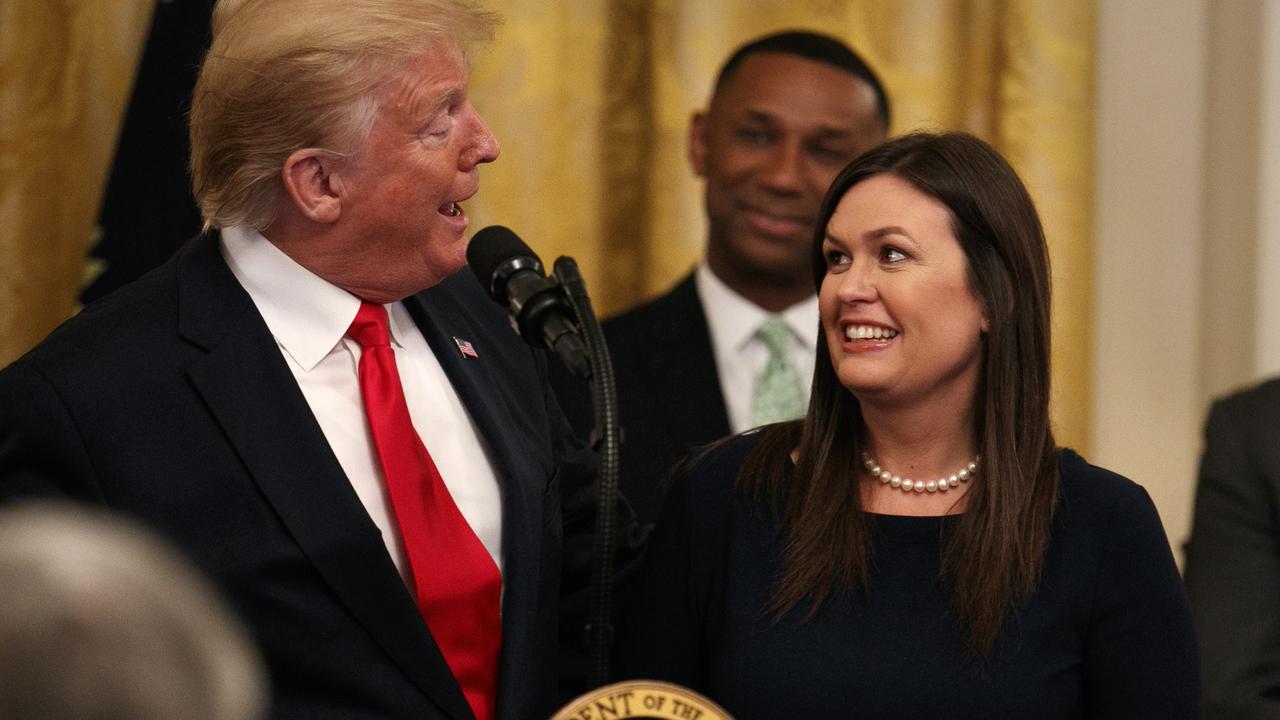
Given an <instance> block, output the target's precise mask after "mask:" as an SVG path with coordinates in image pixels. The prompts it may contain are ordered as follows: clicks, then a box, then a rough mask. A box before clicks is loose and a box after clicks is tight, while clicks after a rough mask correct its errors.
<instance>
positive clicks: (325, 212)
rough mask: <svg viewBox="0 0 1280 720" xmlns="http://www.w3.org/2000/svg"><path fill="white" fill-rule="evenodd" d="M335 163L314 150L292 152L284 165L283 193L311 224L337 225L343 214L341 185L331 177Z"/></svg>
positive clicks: (305, 149) (322, 153)
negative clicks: (286, 194) (287, 195)
mask: <svg viewBox="0 0 1280 720" xmlns="http://www.w3.org/2000/svg"><path fill="white" fill-rule="evenodd" d="M336 163H337V160H336V159H335V158H334V157H333V156H331V155H329V154H327V153H325V152H323V151H321V150H316V149H314V148H304V149H302V150H295V151H293V152H292V153H291V154H290V155H289V157H288V158H286V159H285V161H284V169H283V171H282V173H281V178H282V179H283V180H284V187H285V192H287V193H288V194H289V199H290V200H292V201H293V205H294V207H296V208H297V209H298V212H300V213H302V215H303V217H305V218H307V219H308V220H311V221H313V222H321V223H332V222H337V220H338V217H339V216H340V215H341V214H342V192H341V191H342V185H341V183H340V182H338V179H337V178H336V177H334V175H333V170H334V166H335V164H336Z"/></svg>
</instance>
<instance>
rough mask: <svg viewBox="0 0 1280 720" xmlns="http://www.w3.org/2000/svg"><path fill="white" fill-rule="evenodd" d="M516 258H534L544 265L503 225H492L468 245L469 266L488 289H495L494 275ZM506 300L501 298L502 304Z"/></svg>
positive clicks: (475, 236)
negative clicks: (504, 264) (503, 265)
mask: <svg viewBox="0 0 1280 720" xmlns="http://www.w3.org/2000/svg"><path fill="white" fill-rule="evenodd" d="M516 257H527V258H533V259H534V260H537V261H538V263H539V264H541V263H542V261H541V260H540V259H539V258H538V256H537V254H536V253H534V252H533V250H531V249H530V248H529V246H528V245H525V244H524V241H523V240H521V239H520V237H519V236H517V235H516V234H515V233H514V232H512V231H511V230H510V229H508V228H505V227H503V226H501V225H490V226H489V227H487V228H484V229H482V230H480V231H479V232H477V233H476V234H475V235H474V236H473V237H472V238H471V243H470V244H468V245H467V265H468V266H470V267H471V272H473V273H475V274H476V277H477V278H478V279H479V280H480V284H481V285H483V286H484V287H486V288H492V287H493V275H494V273H495V272H497V271H498V268H499V267H501V266H502V264H503V263H505V262H507V261H508V260H510V259H512V258H516ZM505 300H506V298H499V301H500V302H503V301H505Z"/></svg>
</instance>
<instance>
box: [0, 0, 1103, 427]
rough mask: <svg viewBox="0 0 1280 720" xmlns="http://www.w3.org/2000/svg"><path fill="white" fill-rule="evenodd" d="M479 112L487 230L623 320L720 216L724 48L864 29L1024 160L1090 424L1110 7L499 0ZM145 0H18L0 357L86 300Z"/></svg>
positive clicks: (928, 0) (480, 80) (849, 35)
mask: <svg viewBox="0 0 1280 720" xmlns="http://www.w3.org/2000/svg"><path fill="white" fill-rule="evenodd" d="M488 5H489V6H490V7H492V8H493V9H495V10H498V11H499V12H500V13H501V14H502V15H503V16H504V17H505V18H506V22H505V25H504V27H503V29H502V31H501V33H500V35H499V37H498V41H497V42H495V43H494V44H493V45H492V46H490V47H489V48H488V49H487V50H486V51H484V53H483V55H481V57H480V58H478V62H477V64H476V67H475V71H474V74H473V81H472V92H473V97H474V100H475V103H476V105H477V106H478V107H479V108H480V111H481V113H482V114H483V115H484V116H485V117H486V119H487V120H488V121H489V123H490V125H491V126H492V128H493V130H494V132H495V134H496V135H497V136H498V138H499V140H500V141H501V142H502V146H503V150H502V157H501V158H500V159H499V160H498V162H497V163H495V164H494V165H493V166H490V167H486V168H484V169H483V170H482V171H481V176H482V190H481V193H480V195H478V196H477V197H476V198H475V199H474V200H473V201H471V203H470V204H469V205H470V211H471V213H472V215H473V218H474V221H475V223H476V224H475V227H477V228H478V227H481V226H483V225H485V224H490V223H502V224H505V225H509V226H511V227H512V228H514V229H516V230H517V232H519V233H520V234H521V235H522V236H523V237H525V239H526V240H527V241H528V242H529V243H530V244H531V245H533V246H534V248H535V249H537V250H538V251H539V253H540V254H541V255H542V256H543V258H544V260H546V261H548V262H550V261H551V260H552V259H553V258H555V257H556V256H558V255H562V254H564V255H572V256H573V257H575V258H576V259H577V260H578V263H579V265H580V266H581V267H582V269H583V272H584V274H585V275H586V277H587V281H588V284H589V286H590V287H591V289H592V296H593V297H594V298H595V302H596V310H597V312H599V313H600V314H601V315H608V314H611V313H614V312H617V311H620V310H623V309H625V308H627V307H629V306H631V305H633V304H635V303H637V302H639V301H640V300H642V299H645V298H648V297H652V296H654V295H656V294H658V293H659V292H661V291H663V290H664V289H665V288H667V287H668V286H669V285H670V284H671V283H672V282H674V281H675V280H676V279H677V278H678V277H679V276H680V275H681V274H683V273H684V272H686V271H687V270H688V269H689V268H690V267H691V266H692V264H693V263H694V262H695V261H696V259H697V257H698V256H699V253H700V252H701V249H702V243H703V237H704V234H705V225H704V220H703V216H702V207H701V188H700V185H699V183H698V181H697V180H696V178H694V176H693V174H692V172H691V171H690V169H689V166H688V163H687V161H686V158H685V133H686V129H687V125H688V119H689V116H690V114H691V113H692V112H693V111H694V110H697V109H699V108H701V107H703V106H704V105H705V103H706V100H707V94H708V92H709V90H710V86H711V82H712V79H713V75H714V73H715V71H716V70H717V69H718V66H719V64H720V63H721V62H722V61H723V60H724V58H725V56H726V55H727V54H728V53H729V52H730V51H731V50H732V49H733V48H734V47H736V46H737V45H739V44H741V43H742V42H744V41H746V40H748V39H750V38H752V37H755V36H758V35H761V34H764V33H767V32H770V31H773V30H778V29H783V28H809V29H817V30H821V31H823V32H827V33H831V34H834V35H837V36H840V37H842V38H844V39H845V40H847V41H849V42H850V44H852V45H853V46H854V47H855V48H857V49H858V50H859V51H860V52H861V53H863V54H864V56H865V57H866V58H867V59H868V61H869V62H870V63H871V64H872V65H873V66H874V67H875V68H876V69H877V70H878V71H879V72H880V73H881V75H882V77H883V79H884V81H885V84H886V86H887V87H888V89H889V94H890V98H891V102H892V103H893V112H894V123H893V125H894V127H893V130H894V132H902V131H906V130H911V129H917V128H929V129H965V130H969V131H971V132H974V133H975V134H977V135H979V136H981V137H983V138H985V139H987V140H988V141H990V142H991V143H992V144H994V145H995V146H996V147H997V148H999V149H1000V150H1001V151H1002V152H1003V153H1004V154H1005V155H1006V156H1007V157H1008V158H1009V159H1010V161H1011V162H1012V163H1013V165H1014V167H1016V168H1017V169H1018V171H1019V172H1020V173H1021V174H1022V177H1023V179H1024V180H1025V181H1026V183H1027V185H1028V187H1029V189H1030V191H1031V194H1032V196H1033V197H1035V199H1036V201H1037V203H1038V206H1039V208H1040V211H1041V215H1042V217H1043V219H1044V222H1045V227H1046V231H1047V233H1048V236H1049V244H1050V250H1051V253H1052V259H1053V264H1054V283H1055V287H1054V290H1055V304H1054V338H1055V343H1054V355H1053V361H1054V403H1053V404H1054V417H1055V421H1056V423H1057V430H1058V435H1059V440H1060V441H1061V442H1063V443H1065V444H1070V445H1074V446H1075V447H1078V448H1084V447H1085V446H1086V441H1087V438H1088V398H1089V391H1090V377H1089V363H1090V357H1089V340H1090V334H1089V327H1088V319H1089V317H1090V315H1091V297H1092V247H1093V240H1092V227H1093V196H1092V192H1093V190H1092V188H1093V128H1092V118H1093V47H1094V11H1093V3H1091V2H1080V1H1079V0H720V1H719V2H711V1H706V2H703V1H702V0H699V1H697V2H692V1H688V0H557V1H556V2H547V0H491V1H490V2H489V3H488ZM149 10H150V6H149V3H146V2H144V1H143V0H130V2H108V1H107V0H100V1H99V2H94V0H78V1H77V0H0V158H3V164H2V165H0V233H4V234H3V235H0V364H3V363H4V362H7V361H8V360H10V359H12V358H13V357H16V356H17V354H19V353H20V352H21V351H22V350H24V349H26V348H27V347H29V346H30V345H31V344H33V343H34V342H35V341H37V340H38V339H39V337H41V336H42V335H43V334H44V333H46V332H47V331H48V330H49V328H50V327H51V326H52V325H53V324H55V323H56V322H57V321H58V320H60V319H61V318H64V317H66V316H68V315H69V314H70V313H71V312H73V311H74V297H75V293H76V289H77V287H78V285H79V283H80V281H81V279H82V276H83V268H84V263H83V257H84V252H85V250H86V249H87V247H88V246H89V244H90V240H91V227H92V224H93V217H94V216H95V214H96V210H97V201H98V196H99V195H100V192H101V182H102V178H103V177H104V173H105V168H106V162H107V156H108V155H109V154H110V152H111V150H112V147H113V144H114V143H113V142H112V141H109V140H113V139H114V137H115V127H116V122H117V118H118V115H119V111H120V109H121V107H122V102H123V99H124V97H125V95H126V94H127V89H128V82H129V78H130V77H131V63H132V62H133V61H134V58H136V56H137V50H138V47H139V39H140V37H141V34H142V33H143V32H144V31H145V27H146V22H147V19H148V17H149Z"/></svg>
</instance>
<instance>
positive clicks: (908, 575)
mask: <svg viewBox="0 0 1280 720" xmlns="http://www.w3.org/2000/svg"><path fill="white" fill-rule="evenodd" d="M754 443H755V437H753V436H745V437H742V438H739V439H736V440H734V441H731V442H730V443H729V444H727V445H725V446H723V447H721V448H720V449H718V450H716V451H714V452H713V453H712V454H711V455H710V456H709V457H708V458H706V459H704V460H703V461H702V462H700V463H699V464H698V465H697V466H696V467H695V468H694V469H693V470H692V471H691V473H690V475H688V476H686V477H683V478H680V479H679V480H678V484H677V485H676V486H674V487H673V488H672V492H671V496H670V498H669V500H668V502H667V505H666V508H665V510H664V513H663V516H662V519H661V520H660V522H659V525H658V527H657V529H656V531H655V535H654V537H653V538H652V541H651V543H652V544H651V546H650V549H649V553H650V554H649V557H648V558H647V560H646V565H645V568H644V570H643V571H642V577H641V578H640V582H639V583H638V589H637V590H636V591H635V592H633V594H632V596H631V598H630V601H631V602H630V606H629V610H628V612H627V615H626V617H625V618H624V622H623V624H622V627H621V635H620V638H619V657H618V667H619V670H620V671H621V673H622V674H623V675H624V676H626V677H647V678H656V679H662V680H668V681H672V682H676V683H680V684H683V685H686V686H688V687H691V688H693V689H695V690H698V691H699V692H702V693H704V694H706V695H708V696H709V697H711V698H712V699H714V700H715V701H716V702H718V703H720V704H721V705H722V706H724V708H725V709H726V710H728V711H729V712H730V713H732V714H733V715H734V716H735V717H736V718H738V720H750V719H751V718H790V717H849V718H863V717H866V718H984V719H989V718H1044V719H1049V718H1127V719H1133V718H1162V719H1164V720H1169V719H1172V718H1198V717H1200V716H1201V712H1202V711H1201V698H1200V680H1199V677H1200V674H1199V661H1198V655H1197V650H1196V643H1195V637H1194V634H1193V630H1192V625H1191V616H1190V612H1189V610H1188V608H1187V600H1186V596H1185V593H1184V592H1183V589H1182V583H1181V581H1180V580H1179V577H1178V572H1177V568H1176V567H1175V565H1174V562H1173V558H1172V555H1171V554H1170V552H1169V546H1168V542H1167V541H1166V539H1165V534H1164V530H1163V529H1162V527H1161V525H1160V519H1159V517H1158V516H1157V514H1156V509H1155V507H1154V506H1153V504H1152V503H1151V500H1150V498H1149V497H1148V495H1147V493H1146V491H1144V490H1143V489H1142V488H1141V487H1139V486H1138V485H1136V484H1134V483H1133V482H1130V481H1129V480H1126V479H1125V478H1122V477H1120V476H1118V475H1116V474H1114V473H1111V472H1108V471H1106V470H1102V469H1100V468H1096V467H1093V466H1091V465H1089V464H1087V463H1086V462H1085V461H1084V460H1083V459H1081V458H1080V456H1078V455H1076V454H1075V453H1073V452H1071V451H1069V450H1063V451H1062V452H1061V456H1060V468H1061V479H1062V480H1061V491H1060V492H1061V497H1060V501H1059V504H1058V507H1057V511H1056V514H1055V516H1054V522H1053V530H1052V539H1051V542H1050V545H1049V548H1048V552H1047V556H1046V558H1045V564H1044V569H1043V574H1042V576H1041V580H1040V582H1039V585H1038V587H1037V589H1036V591H1035V592H1034V593H1033V595H1032V596H1031V597H1030V598H1029V599H1028V600H1027V601H1025V602H1024V603H1023V604H1022V605H1021V606H1020V607H1019V608H1018V609H1017V610H1016V611H1015V612H1014V613H1012V614H1011V615H1010V617H1009V619H1008V620H1007V621H1006V624H1005V627H1004V630H1003V632H1002V635H1001V637H1000V639H999V640H998V643H997V647H996V650H995V651H994V653H993V654H992V655H991V656H990V657H988V658H987V659H986V660H985V662H977V661H975V660H973V659H972V657H971V655H970V654H969V653H968V652H967V650H966V647H965V645H964V643H963V640H962V635H961V629H960V626H959V624H958V623H957V621H956V619H955V617H954V615H953V614H952V612H951V610H950V607H949V603H950V598H949V594H948V592H947V590H946V589H944V588H942V587H941V586H940V584H939V582H938V575H939V569H940V563H941V561H940V552H941V548H942V547H943V543H942V541H943V538H944V537H945V535H946V534H947V533H948V532H949V530H950V528H952V527H953V526H954V524H955V518H954V517H951V518H943V517H900V516H888V515H876V516H874V549H873V553H874V558H875V559H874V567H873V570H872V573H871V582H870V589H869V590H868V591H867V592H866V593H865V594H861V595H860V594H857V593H852V594H848V595H844V596H837V597H833V598H832V599H830V600H828V601H827V602H826V603H825V604H824V605H823V606H822V608H821V609H820V610H819V611H818V612H817V614H816V615H814V616H812V617H809V618H806V617H805V615H806V614H807V610H806V609H805V608H803V607H802V608H799V609H796V610H793V611H792V612H791V613H789V614H787V615H786V616H785V617H783V618H781V619H780V620H775V619H774V618H773V617H772V616H771V615H770V614H769V612H768V610H767V608H766V605H767V602H768V599H769V598H770V593H771V592H772V589H773V584H774V581H775V579H776V578H777V577H778V576H779V573H780V570H781V568H782V563H781V562H780V559H781V541H782V534H781V532H780V530H779V526H778V523H777V522H776V521H775V520H774V518H772V517H771V516H770V514H769V513H768V512H766V511H765V510H764V509H763V508H760V507H758V506H757V505H755V504H753V503H752V502H750V501H749V500H748V499H747V498H746V497H744V496H742V495H740V494H735V492H734V489H733V485H734V481H735V478H736V476H737V474H738V470H739V468H741V466H742V463H743V461H744V460H745V458H746V455H747V453H748V451H749V450H750V448H751V446H752V445H753V444H754Z"/></svg>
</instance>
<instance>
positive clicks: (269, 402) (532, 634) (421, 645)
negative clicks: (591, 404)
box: [0, 237, 591, 720]
mask: <svg viewBox="0 0 1280 720" xmlns="http://www.w3.org/2000/svg"><path fill="white" fill-rule="evenodd" d="M406 304H407V306H408V308H409V311H410V313H411V314H412V315H413V317H414V319H415V320H416V321H417V324H418V326H419V328H420V329H421V330H422V333H423V335H424V336H425V337H426V339H427V341H428V343H429V344H430V346H431V348H432V350H433V351H434V352H435V354H436V356H437V357H438V358H439V360H440V363H441V365H442V366H443V367H444V369H445V372H446V373H447V374H448V376H449V378H450V380H451V382H452V383H453V386H454V388H455V389H456V390H457V392H458V395H459V396H460V397H461V399H462V401H463V403H464V404H465V405H466V407H467V409H468V411H469V412H470V415H471V417H472V418H473V420H474V421H475V423H476V425H477V426H478V428H479V429H480V432H481V434H482V435H483V437H484V439H485V441H486V443H487V444H488V447H489V448H490V449H491V452H492V455H493V459H494V461H495V464H496V466H497V468H498V469H499V471H500V475H501V486H502V494H503V509H502V511H503V531H504V540H503V554H504V558H503V559H504V564H503V575H504V577H503V605H502V619H503V647H502V656H501V659H500V665H499V671H500V678H499V693H498V702H497V711H498V716H499V717H502V718H513V719H515V718H519V719H522V720H523V719H525V718H536V717H546V716H547V715H548V714H549V713H550V712H551V710H553V709H554V707H553V706H554V697H555V696H554V692H555V667H556V661H555V643H556V621H557V610H558V594H559V572H560V565H561V551H562V523H561V520H562V507H561V498H562V493H561V491H562V485H563V486H564V490H565V491H566V492H568V491H569V489H570V487H572V488H576V489H578V490H581V489H582V488H584V487H586V485H585V483H584V481H583V480H584V478H586V477H587V476H588V475H589V472H588V471H589V466H590V463H591V459H590V455H589V454H587V453H583V452H582V448H581V445H580V444H577V443H576V442H574V441H573V439H572V436H571V431H570V429H569V427H568V425H567V424H566V423H565V422H564V419H563V417H562V416H561V415H560V412H559V409H558V408H557V406H556V404H555V400H554V397H553V396H552V395H551V393H550V391H549V390H548V389H547V388H548V386H547V383H546V380H545V378H546V375H545V362H544V360H543V359H542V357H541V355H542V354H541V353H540V352H536V351H534V350H533V349H532V348H531V347H529V346H528V345H526V344H525V343H523V342H522V341H521V340H520V339H519V338H518V337H517V336H516V335H515V334H514V333H512V332H511V329H510V327H508V325H507V323H506V320H505V317H504V315H503V314H502V313H501V311H500V309H499V308H498V307H497V306H496V305H495V304H493V303H492V302H491V301H490V300H489V299H488V298H487V297H486V296H485V294H484V293H483V291H482V290H481V288H480V287H479V286H478V284H477V283H476V281H475V279H474V278H473V277H471V276H470V274H469V273H467V274H459V275H455V276H454V277H452V278H450V279H448V280H446V281H444V282H443V283H440V284H439V285H437V286H436V287H433V288H431V289H429V290H427V291H425V292H423V293H421V294H419V295H418V296H415V297H413V298H410V299H408V300H407V301H406ZM453 337H458V338H461V339H465V340H470V341H471V342H472V344H473V345H474V347H475V350H476V352H477V353H478V354H479V359H468V358H464V357H462V355H461V354H460V352H459V351H458V349H457V348H456V346H455V345H454V342H453ZM575 492H577V491H575ZM48 493H56V494H61V495H70V496H73V497H75V498H78V499H80V500H83V501H86V502H89V503H94V504H99V505H103V506H106V507H108V508H110V509H112V510H116V511H120V512H123V513H127V514H129V515H133V516H135V517H137V518H140V519H142V520H143V521H144V522H145V523H147V524H148V525H150V526H152V527H154V528H156V529H158V530H159V531H160V532H161V533H162V534H163V535H165V536H166V537H167V538H168V539H169V540H171V541H172V542H174V543H176V544H177V546H178V547H179V548H181V549H182V550H184V551H185V552H186V553H187V554H188V555H189V556H190V557H191V558H192V559H194V560H195V562H196V563H197V564H198V565H199V566H200V567H201V568H202V569H203V570H204V571H205V572H206V573H207V574H208V575H210V576H211V577H212V578H213V579H214V580H215V581H216V583H217V584H218V585H219V586H220V587H221V589H222V590H223V591H225V593H226V595H227V597H228V598H229V600H230V601H231V602H232V604H233V606H234V607H235V608H236V609H237V610H238V611H239V614H240V615H241V617H242V619H243V620H244V621H245V622H246V623H247V625H248V626H249V629H250V630H251V632H252V633H253V635H254V636H255V637H256V638H257V640H258V642H259V643H260V647H261V649H262V651H263V653H264V655H265V658H266V661H267V665H268V668H269V670H270V673H271V682H272V685H273V691H274V708H273V717H278V718H299V719H306V720H321V719H323V718H406V720H407V719H409V718H413V719H414V720H422V719H424V718H469V717H471V716H472V715H471V712H470V709H469V708H468V706H467V704H466V701H465V699H464V698H463V696H462V693H461V691H460V690H459V688H458V685H457V683H456V682H455V681H454V679H453V677H452V675H451V674H450V672H449V669H448V667H447V666H446V665H445V662H444V659H443V657H442V656H441V654H440V652H439V650H438V648H437V647H436V645H435V643H434V641H433V640H432V637H431V634H430V632H429V631H428V629H427V627H426V625H425V623H424V622H423V621H422V619H421V617H420V616H419V614H418V611H417V609H416V607H415V605H414V602H413V600H412V598H411V596H410V594H409V592H408V590H407V589H406V588H405V585H404V583H403V582H402V580H401V578H400V576H399V574H398V573H397V572H396V569H395V566H394V565H393V563H392V561H391V558H390V557H389V555H388V553H387V551H386V548H385V546H384V544H383V541H382V538H381V536H380V535H379V532H378V529H377V528H376V526H375V525H374V524H373V522H372V521H371V520H370V518H369V516H368V514H367V513H366V511H365V509H364V507H363V506H362V505H361V503H360V501H359V499H358V498H357V496H356V494H355V492H354V490H353V489H352V487H351V485H350V483H349V482H348V480H347V478H346V476H345V475H344V473H343V471H342V468H341V467H340V466H339V464H338V461H337V459H336V458H335V457H334V455H333V453H332V451H331V450H330V449H329V446H328V444H327V443H326V441H325V438H324V435H323V433H322V432H321V430H320V427H319V425H318V424H317V423H316V421H315V419H314V416H313V415H312V414H311V411H310V408H309V407H308V405H307V402H306V400H305V399H304V397H303V395H302V393H301V391H300V390H299V389H298V386H297V383H296V382H295V381H294V379H293V376H292V375H291V373H290V371H289V369H288V367H287V365H286V363H285V361H284V359H283V358H282V357H281V354H280V351H279V349H278V347H277V345H276V342H275V340H274V339H273V337H272V336H271V333H270V332H269V331H268V329H267V327H266V325H265V324H264V322H263V320H262V318H261V316H260V315H259V314H258V312H257V310H256V308H255V307H254V305H253V303H252V301H251V300H250V298H249V296H248V294H247V293H246V292H245V291H244V290H243V289H242V288H241V286H240V285H239V283H238V282H237V281H236V279H235V277H234V276H233V275H232V274H231V272H230V270H229V269H228V268H227V266H226V264H225V262H224V261H223V259H222V257H221V255H220V253H219V251H218V247H217V243H216V241H215V240H214V238H212V237H201V238H197V239H196V240H195V241H193V243H192V244H191V245H189V246H188V247H187V248H186V249H185V250H184V251H183V252H181V253H180V254H179V255H178V256H177V257H176V258H175V259H174V260H173V261H171V262H170V263H168V264H166V265H165V266H163V267H161V268H160V269H158V270H157V271H155V272H154V273H151V274H149V275H148V276H146V277H145V278H143V279H142V280H140V281H138V282H137V283H135V284H133V285H131V286H129V287H128V288H125V289H122V290H120V291H118V292H116V293H113V294H112V295H111V296H109V297H107V298H105V299H103V300H102V301H101V302H99V303H96V304H94V305H91V306H89V307H88V308H87V309H86V310H85V311H84V312H82V313H81V314H80V315H79V316H78V317H76V318H74V319H72V320H71V321H69V322H67V323H66V324H64V325H63V326H62V327H61V328H59V329H58V330H56V331H55V332H54V333H53V334H52V335H51V336H50V337H49V338H48V339H47V340H46V341H45V342H44V343H43V344H41V345H40V346H39V347H37V348H36V349H35V350H33V351H32V352H30V353H29V354H27V355H26V356H24V357H23V358H21V359H19V360H18V361H16V362H15V363H14V364H13V365H11V366H10V367H8V368H7V369H5V370H4V371H3V372H0V498H3V499H12V498H13V497H18V496H28V495H43V494H48ZM583 504H585V505H586V506H587V507H589V500H588V501H587V502H585V503H583Z"/></svg>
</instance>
